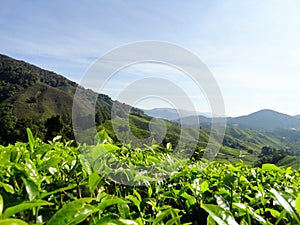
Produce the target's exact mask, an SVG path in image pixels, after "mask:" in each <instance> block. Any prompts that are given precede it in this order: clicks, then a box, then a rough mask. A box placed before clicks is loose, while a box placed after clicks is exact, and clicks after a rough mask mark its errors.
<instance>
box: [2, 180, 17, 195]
mask: <svg viewBox="0 0 300 225" xmlns="http://www.w3.org/2000/svg"><path fill="white" fill-rule="evenodd" d="M0 187H3V188H4V190H5V191H6V192H8V193H11V194H14V193H15V190H14V188H13V187H12V186H11V185H10V184H6V183H2V182H0Z"/></svg>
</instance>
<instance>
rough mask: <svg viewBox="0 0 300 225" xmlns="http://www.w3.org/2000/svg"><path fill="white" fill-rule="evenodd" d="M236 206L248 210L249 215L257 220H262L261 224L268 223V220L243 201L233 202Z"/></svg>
mask: <svg viewBox="0 0 300 225" xmlns="http://www.w3.org/2000/svg"><path fill="white" fill-rule="evenodd" d="M233 205H234V206H236V207H237V208H238V209H240V210H243V211H245V212H247V213H248V214H249V215H251V216H252V217H253V219H255V220H256V221H258V222H260V224H266V225H268V223H267V221H266V220H265V219H264V218H263V217H262V216H260V215H258V214H257V213H256V212H255V210H254V209H253V208H251V207H250V206H247V205H245V204H242V203H233Z"/></svg>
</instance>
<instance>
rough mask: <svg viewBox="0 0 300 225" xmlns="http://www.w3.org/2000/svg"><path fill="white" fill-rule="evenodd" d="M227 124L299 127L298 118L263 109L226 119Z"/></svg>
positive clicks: (264, 127) (257, 126)
mask: <svg viewBox="0 0 300 225" xmlns="http://www.w3.org/2000/svg"><path fill="white" fill-rule="evenodd" d="M228 125H230V126H234V127H238V128H242V129H254V130H265V131H267V130H276V129H297V130H298V129H299V130H300V119H299V118H297V117H294V116H289V115H287V114H283V113H279V112H276V111H274V110H269V109H264V110H260V111H258V112H254V113H251V114H249V115H246V116H239V117H234V118H230V119H228Z"/></svg>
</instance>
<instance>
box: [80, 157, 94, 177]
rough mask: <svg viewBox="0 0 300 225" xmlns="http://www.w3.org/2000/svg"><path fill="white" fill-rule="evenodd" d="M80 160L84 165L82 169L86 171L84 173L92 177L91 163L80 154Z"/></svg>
mask: <svg viewBox="0 0 300 225" xmlns="http://www.w3.org/2000/svg"><path fill="white" fill-rule="evenodd" d="M79 160H80V163H81V165H82V168H83V169H84V171H85V172H86V173H87V174H88V175H91V173H92V168H91V165H90V163H89V161H88V160H87V159H86V158H85V157H84V155H82V154H80V155H79Z"/></svg>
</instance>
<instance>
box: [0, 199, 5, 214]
mask: <svg viewBox="0 0 300 225" xmlns="http://www.w3.org/2000/svg"><path fill="white" fill-rule="evenodd" d="M3 208H4V205H3V198H2V195H0V216H1V215H2V212H3Z"/></svg>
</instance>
